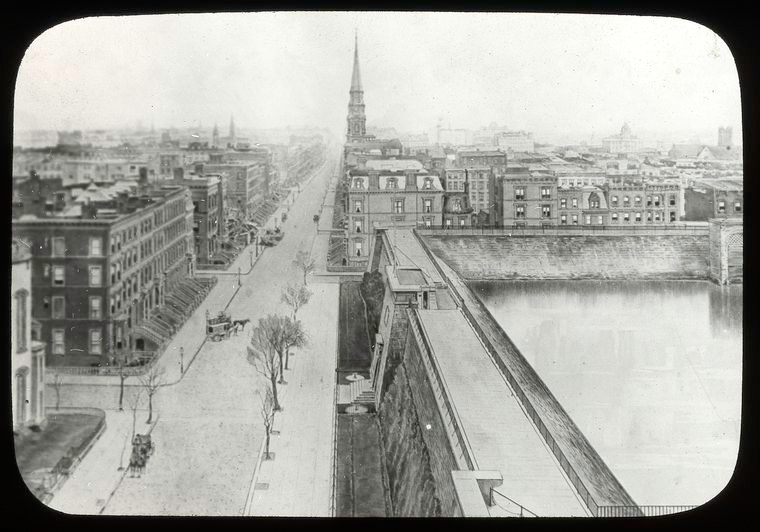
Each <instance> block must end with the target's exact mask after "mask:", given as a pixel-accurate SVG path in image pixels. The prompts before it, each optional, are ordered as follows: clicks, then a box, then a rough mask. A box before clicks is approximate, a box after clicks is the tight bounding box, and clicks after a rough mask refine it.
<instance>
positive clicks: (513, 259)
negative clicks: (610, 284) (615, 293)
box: [422, 235, 710, 280]
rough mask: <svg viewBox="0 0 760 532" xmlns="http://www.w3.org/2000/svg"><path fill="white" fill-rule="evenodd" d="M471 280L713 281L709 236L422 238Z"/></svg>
mask: <svg viewBox="0 0 760 532" xmlns="http://www.w3.org/2000/svg"><path fill="white" fill-rule="evenodd" d="M422 238H423V240H424V241H425V243H426V244H428V246H429V247H430V249H431V250H432V251H433V252H434V253H435V254H436V255H438V256H440V257H441V258H442V259H444V260H445V261H446V262H447V263H448V264H449V265H450V266H451V267H452V268H454V269H455V270H456V271H457V272H458V273H459V274H460V275H462V277H464V278H465V279H478V280H488V279H658V280H662V279H707V278H709V274H710V271H709V270H710V261H709V236H708V235H673V236H661V235H657V236H655V235H647V236H596V235H595V236H519V237H518V236H512V237H510V236H504V235H488V236H456V235H452V236H439V235H429V236H424V237H422Z"/></svg>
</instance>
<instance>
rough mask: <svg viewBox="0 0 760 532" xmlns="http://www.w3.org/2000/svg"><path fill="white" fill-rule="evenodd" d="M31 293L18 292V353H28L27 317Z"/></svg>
mask: <svg viewBox="0 0 760 532" xmlns="http://www.w3.org/2000/svg"><path fill="white" fill-rule="evenodd" d="M28 297H29V292H27V291H26V290H19V291H18V292H16V351H19V352H21V351H26V328H27V322H26V319H27V317H26V315H27V301H28Z"/></svg>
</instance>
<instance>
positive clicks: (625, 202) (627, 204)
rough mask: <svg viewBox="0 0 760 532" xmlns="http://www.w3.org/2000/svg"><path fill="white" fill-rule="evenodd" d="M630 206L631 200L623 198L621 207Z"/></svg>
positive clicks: (626, 197)
mask: <svg viewBox="0 0 760 532" xmlns="http://www.w3.org/2000/svg"><path fill="white" fill-rule="evenodd" d="M630 204H631V198H629V197H628V196H623V207H628V206H629V205H630Z"/></svg>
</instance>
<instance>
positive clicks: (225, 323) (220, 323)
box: [206, 311, 232, 342]
mask: <svg viewBox="0 0 760 532" xmlns="http://www.w3.org/2000/svg"><path fill="white" fill-rule="evenodd" d="M231 333H232V318H230V315H229V314H226V313H224V312H223V311H222V312H220V313H219V315H218V316H216V317H214V318H209V317H207V318H206V336H207V337H208V338H209V339H210V340H211V341H213V342H218V341H220V340H226V339H227V338H229V337H230V334H231Z"/></svg>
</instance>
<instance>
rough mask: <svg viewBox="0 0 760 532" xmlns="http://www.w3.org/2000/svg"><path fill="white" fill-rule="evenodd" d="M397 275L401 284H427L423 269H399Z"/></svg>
mask: <svg viewBox="0 0 760 532" xmlns="http://www.w3.org/2000/svg"><path fill="white" fill-rule="evenodd" d="M396 277H398V282H399V283H400V284H406V285H418V286H419V285H424V284H426V281H425V276H424V275H422V271H421V270H417V269H411V268H410V269H397V270H396Z"/></svg>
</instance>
